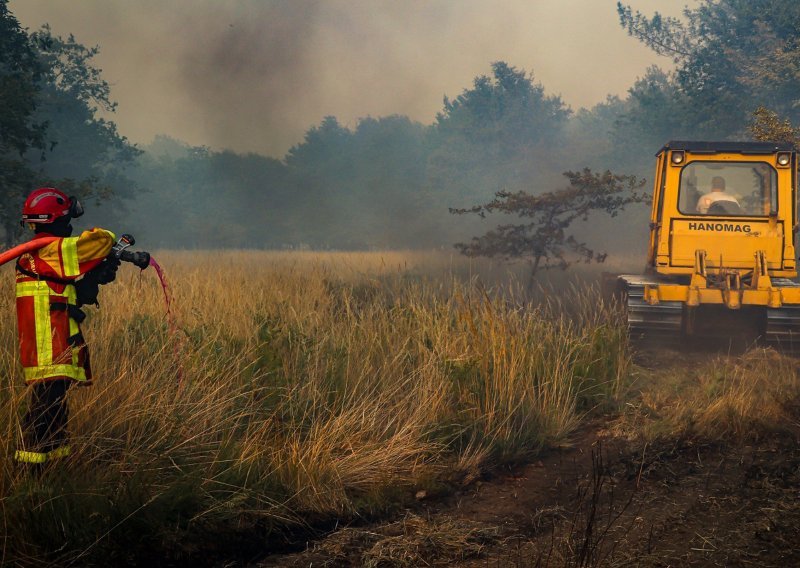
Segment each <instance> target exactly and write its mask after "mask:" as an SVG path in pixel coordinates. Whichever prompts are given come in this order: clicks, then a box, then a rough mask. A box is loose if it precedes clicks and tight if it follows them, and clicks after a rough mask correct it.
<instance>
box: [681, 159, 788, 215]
mask: <svg viewBox="0 0 800 568" xmlns="http://www.w3.org/2000/svg"><path fill="white" fill-rule="evenodd" d="M777 178H778V174H777V172H776V171H775V169H774V168H773V167H772V166H770V165H769V164H767V163H765V162H746V163H745V162H738V163H735V162H692V163H690V164H688V165H687V166H685V167H684V168H683V170H682V171H681V185H680V193H679V198H678V210H679V211H680V212H681V213H683V214H684V215H708V216H720V215H721V216H730V215H734V216H735V215H746V216H766V215H769V214H770V212H772V211H777V195H778V191H777Z"/></svg>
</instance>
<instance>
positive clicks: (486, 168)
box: [428, 61, 571, 211]
mask: <svg viewBox="0 0 800 568" xmlns="http://www.w3.org/2000/svg"><path fill="white" fill-rule="evenodd" d="M570 114H571V111H570V109H569V108H568V107H567V106H566V105H564V103H563V101H562V100H561V98H560V97H558V96H548V95H546V94H545V90H544V87H543V86H542V85H541V84H538V83H536V82H534V78H533V75H532V74H528V73H526V72H525V71H524V70H519V69H517V68H515V67H513V66H511V65H509V64H507V63H505V62H503V61H497V62H495V63H492V75H491V76H488V75H480V76H478V77H476V78H475V80H474V81H473V84H472V87H471V88H469V89H465V90H464V91H463V92H462V93H461V94H460V95H459V96H457V97H456V98H454V99H450V98H448V97H445V98H444V108H443V110H442V111H441V112H440V113H438V114H437V116H436V122H435V123H434V126H433V129H432V142H431V147H432V148H431V155H430V158H429V167H428V183H429V185H430V187H431V189H432V191H433V192H434V193H435V194H438V195H439V197H440V202H441V203H442V205H443V207H442V211H444V210H445V207H446V205H445V204H453V203H456V202H458V201H473V200H474V199H476V198H480V196H481V195H485V193H484V192H485V191H486V188H494V189H495V190H497V189H501V188H503V187H521V186H525V185H528V184H529V182H530V181H532V179H534V178H535V177H536V174H535V173H534V172H535V171H536V170H538V169H540V166H541V165H542V164H543V163H546V162H548V161H549V159H550V158H552V156H553V154H554V153H556V154H557V146H558V145H559V141H560V139H561V137H562V134H563V130H564V127H565V126H566V124H567V119H568V118H569V116H570ZM539 177H540V176H539Z"/></svg>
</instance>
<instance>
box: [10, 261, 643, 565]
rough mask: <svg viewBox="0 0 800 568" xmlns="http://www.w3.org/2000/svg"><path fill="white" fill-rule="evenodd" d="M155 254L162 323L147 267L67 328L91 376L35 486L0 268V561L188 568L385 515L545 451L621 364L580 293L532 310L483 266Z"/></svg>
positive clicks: (620, 338)
mask: <svg viewBox="0 0 800 568" xmlns="http://www.w3.org/2000/svg"><path fill="white" fill-rule="evenodd" d="M156 256H157V258H158V260H159V261H160V262H161V263H162V265H164V266H165V268H166V270H167V274H168V277H169V278H170V281H171V284H172V288H173V290H172V291H173V296H174V298H173V312H174V315H175V319H176V321H177V324H178V333H177V334H176V335H173V334H171V333H170V329H169V325H168V323H167V321H166V319H165V314H164V301H163V298H162V297H161V289H160V287H159V286H158V284H157V281H156V279H155V275H154V274H150V273H148V272H146V273H144V274H141V275H140V274H138V273H135V272H136V271H134V270H133V269H131V268H130V267H125V268H123V270H121V272H120V276H119V277H118V281H117V282H115V283H114V284H113V285H111V286H108V287H106V288H104V290H103V293H102V295H101V299H100V302H101V309H100V310H99V311H98V312H96V313H93V314H92V316H91V317H90V319H89V320H87V323H86V324H85V325H84V328H85V329H84V331H85V335H86V336H87V337H88V339H89V341H90V344H91V347H92V349H93V351H92V356H93V366H94V368H95V374H96V375H97V377H98V378H97V380H96V384H95V386H93V387H91V388H73V389H72V390H71V392H70V394H69V398H70V408H71V420H70V430H71V435H72V446H73V449H74V455H73V456H72V457H71V458H70V459H69V460H67V461H66V462H64V463H62V464H55V465H52V466H50V467H48V468H47V469H46V471H44V472H43V473H42V474H41V475H38V476H37V475H31V474H29V473H27V474H26V473H25V472H23V471H21V470H20V469H18V468H17V467H16V466H15V464H14V463H12V460H11V456H12V455H13V450H14V447H15V444H16V440H17V439H18V436H19V418H20V416H21V414H22V413H23V412H24V407H25V404H26V399H25V396H26V390H25V388H24V386H23V385H22V381H21V380H20V378H19V375H20V373H19V370H18V367H17V362H16V359H17V354H16V329H15V326H14V325H13V323H12V322H13V321H14V308H13V295H14V294H13V282H12V275H11V272H12V271H10V270H6V271H5V272H4V273H3V275H2V289H1V290H0V318H2V321H4V322H6V323H5V324H3V325H2V326H1V327H0V339H2V341H0V345H1V346H2V347H0V370H1V371H2V373H3V376H4V377H6V380H5V381H4V383H3V387H2V390H0V455H2V456H3V457H2V460H3V461H2V468H0V513H1V514H0V524H1V525H2V527H1V529H2V530H1V531H0V532H1V533H2V535H3V540H2V542H0V546H1V547H2V548H1V549H0V555H1V556H0V559H2V561H3V562H7V563H11V562H13V563H17V564H22V565H25V564H30V565H34V564H41V563H42V562H51V563H57V564H74V565H90V564H101V565H107V564H108V563H110V562H126V561H132V560H133V559H138V560H141V559H142V558H146V557H153V558H159V559H165V558H168V559H171V560H170V561H171V562H180V561H183V560H185V561H187V562H189V561H191V562H197V561H198V559H201V560H202V559H204V558H205V559H208V558H209V557H213V555H214V554H217V553H223V554H231V553H232V551H231V550H230V549H225V550H224V551H221V549H222V547H223V543H227V546H229V547H230V546H235V547H237V548H238V550H239V551H240V552H242V553H244V552H246V551H247V550H252V549H258V548H261V549H263V548H265V547H266V546H267V544H266V542H267V541H265V540H263V539H265V538H269V536H270V535H272V534H274V533H275V531H279V530H284V529H286V528H287V527H302V526H304V525H307V524H314V523H317V522H327V521H330V520H331V519H335V518H343V517H345V518H352V517H353V516H355V515H369V514H376V513H381V512H384V511H387V510H392V509H393V508H395V507H397V506H399V505H402V504H403V503H406V502H408V501H409V499H413V495H414V493H415V492H416V491H418V490H420V489H424V490H427V491H437V490H440V489H442V488H443V487H447V486H448V485H452V484H457V483H464V482H469V481H470V480H471V479H475V478H476V477H477V476H479V475H481V473H482V472H483V471H485V470H486V469H489V468H492V467H496V466H497V465H498V464H502V463H507V462H511V461H518V460H524V459H526V458H528V457H530V456H532V455H534V454H535V453H536V452H537V451H538V450H539V449H540V448H542V447H543V446H545V445H547V444H550V443H553V442H555V441H557V440H560V439H562V438H563V437H565V436H566V435H567V434H568V433H569V432H570V431H571V430H572V429H573V428H575V426H576V424H577V423H578V422H579V420H580V419H581V417H582V415H583V414H584V413H585V412H587V411H589V410H590V409H592V408H594V407H595V406H597V405H601V404H604V403H606V402H608V401H609V400H611V399H613V397H614V396H615V395H616V394H617V393H618V392H619V388H620V385H621V382H622V380H623V378H624V376H625V374H626V370H627V366H628V355H627V349H626V341H625V334H624V329H623V327H622V326H621V325H620V324H619V322H618V321H617V318H616V316H615V315H614V313H613V310H610V309H609V308H608V307H606V306H605V305H603V303H602V301H600V299H599V296H598V295H597V294H596V293H593V292H587V290H586V289H584V288H582V287H575V288H572V289H571V290H570V289H565V290H562V291H561V292H559V293H558V294H555V293H553V292H552V291H548V290H547V289H542V290H540V291H539V292H538V294H537V299H536V300H535V301H532V300H531V298H530V297H529V296H526V295H525V294H524V293H523V292H521V291H520V290H519V287H518V286H515V285H514V283H513V282H514V278H513V275H511V276H512V277H511V278H510V279H509V275H508V274H502V275H500V276H498V273H499V272H500V270H499V269H498V267H496V266H490V265H487V264H485V263H484V264H477V263H471V262H468V261H466V260H462V259H460V258H458V257H455V258H454V257H452V256H449V255H444V254H437V253H431V254H420V253H413V254H412V253H407V254H406V253H360V254H344V253H327V254H315V253H268V252H261V253H259V252H224V253H223V252H184V253H162V254H158V255H156ZM550 290H552V289H550ZM259 539H261V540H259ZM209 555H211V556H209Z"/></svg>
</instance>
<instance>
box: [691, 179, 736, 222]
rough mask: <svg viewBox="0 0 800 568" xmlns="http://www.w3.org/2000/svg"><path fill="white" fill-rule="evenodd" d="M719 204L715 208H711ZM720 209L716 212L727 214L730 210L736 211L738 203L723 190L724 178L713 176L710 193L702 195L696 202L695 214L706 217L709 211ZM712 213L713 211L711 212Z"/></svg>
mask: <svg viewBox="0 0 800 568" xmlns="http://www.w3.org/2000/svg"><path fill="white" fill-rule="evenodd" d="M715 204H719V206H717V207H713V206H714V205H715ZM712 207H713V209H720V210H721V211H717V212H728V211H729V210H730V209H732V210H735V211H738V210H739V209H740V207H739V201H738V200H737V199H736V198H735V197H734V196H733V195H731V194H730V193H727V192H726V190H725V178H724V177H722V176H714V177H713V178H711V191H710V192H709V193H706V194H705V195H702V196H701V197H700V199H698V200H697V212H698V213H700V214H701V215H708V214H709V209H710V208H712ZM711 212H712V213H714V212H715V211H713V210H712V211H711Z"/></svg>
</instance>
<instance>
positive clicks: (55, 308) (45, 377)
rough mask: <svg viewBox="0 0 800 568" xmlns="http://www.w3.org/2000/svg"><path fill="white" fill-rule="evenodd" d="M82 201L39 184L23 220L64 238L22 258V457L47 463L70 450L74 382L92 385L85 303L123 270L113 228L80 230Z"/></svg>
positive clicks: (19, 285) (18, 281)
mask: <svg viewBox="0 0 800 568" xmlns="http://www.w3.org/2000/svg"><path fill="white" fill-rule="evenodd" d="M81 215H83V207H82V205H81V203H80V202H79V201H78V200H77V199H76V198H74V197H68V196H67V195H66V194H64V193H63V192H61V191H60V190H58V189H55V188H52V187H42V188H39V189H36V190H35V191H33V192H32V193H31V194H30V195H29V196H28V199H27V200H26V201H25V204H24V206H23V209H22V224H23V225H27V226H28V227H29V228H32V229H33V230H34V231H35V233H36V238H39V237H57V239H56V240H55V241H53V242H51V243H50V244H48V245H45V246H44V247H43V248H41V249H39V250H36V251H34V252H29V253H25V254H23V255H22V256H21V257H19V259H18V261H17V266H16V291H17V329H18V332H19V346H20V356H21V361H22V367H23V373H24V378H25V382H26V384H27V385H29V386H30V389H31V396H30V403H29V405H28V409H27V412H26V414H25V417H24V419H23V434H22V444H21V447H20V448H19V449H18V450H17V451H16V453H15V456H14V457H15V459H16V460H17V462H20V463H24V464H44V463H46V462H49V461H52V460H56V459H59V458H63V457H65V456H67V455H69V453H70V446H69V442H68V439H67V413H68V409H67V402H66V394H67V390H68V389H69V388H70V386H72V385H73V384H77V385H89V384H91V382H92V368H91V365H90V363H89V352H88V348H87V346H86V342H85V341H84V338H83V335H82V334H81V329H80V324H81V322H82V321H83V320H84V318H85V317H86V314H85V313H84V312H83V310H81V306H85V305H87V304H95V305H97V295H98V291H99V287H100V285H102V284H108V283H110V282H112V281H113V280H114V278H115V277H116V272H117V268H118V267H119V260H117V259H116V258H115V257H114V256H109V252H110V251H111V249H112V247H113V246H114V241H115V236H114V234H113V233H112V232H111V231H107V230H105V229H92V230H90V231H84V232H83V233H81V235H80V236H77V237H73V236H72V224H71V222H72V220H73V219H75V218H77V217H80V216H81Z"/></svg>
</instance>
